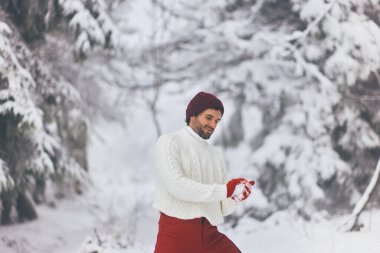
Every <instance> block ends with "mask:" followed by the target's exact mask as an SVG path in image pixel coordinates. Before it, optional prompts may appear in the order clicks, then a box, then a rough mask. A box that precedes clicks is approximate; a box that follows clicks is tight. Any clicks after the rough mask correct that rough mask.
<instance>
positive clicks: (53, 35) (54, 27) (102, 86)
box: [0, 0, 380, 253]
mask: <svg viewBox="0 0 380 253" xmlns="http://www.w3.org/2000/svg"><path fill="white" fill-rule="evenodd" d="M28 4H29V8H23V7H25V6H27V5H28ZM39 4H40V5H38V4H36V3H35V2H33V1H32V0H30V1H24V2H20V3H14V1H9V0H5V1H3V2H2V3H1V9H0V77H1V78H0V197H1V200H2V202H1V205H0V207H1V208H2V214H1V218H2V219H1V223H2V225H0V252H1V253H3V252H6V253H8V252H9V253H37V252H38V253H45V252H49V253H50V252H52V253H55V252H69V253H90V252H99V253H113V252H115V253H120V252H136V253H140V252H153V249H154V243H155V237H156V233H157V221H158V214H157V212H156V211H155V210H153V209H152V207H151V204H152V202H153V196H154V183H153V181H154V178H153V156H154V153H153V151H154V145H155V142H156V140H157V137H158V136H159V135H160V134H162V133H167V132H171V131H175V130H177V129H179V128H181V127H183V126H184V125H185V122H184V114H185V109H186V106H187V103H188V101H189V100H190V99H191V98H192V97H193V96H194V95H195V94H196V93H197V92H198V91H200V90H205V91H209V92H213V93H215V94H217V96H219V97H220V98H221V100H222V101H223V103H224V105H225V114H224V116H223V120H222V122H221V123H220V124H219V126H218V128H217V130H216V132H215V133H214V135H213V137H212V138H211V140H210V141H211V142H212V143H214V144H215V145H216V146H217V147H218V148H220V149H221V150H223V152H224V153H225V157H226V162H227V165H228V168H229V171H228V175H229V177H230V178H233V177H246V178H249V179H254V180H255V181H256V185H255V186H254V189H253V193H252V194H253V195H252V197H250V198H249V199H248V200H247V201H246V202H243V203H242V204H241V206H240V207H239V208H238V210H237V211H236V212H235V214H234V215H232V216H231V217H230V218H229V219H228V220H227V221H226V223H225V224H224V225H223V226H221V227H220V230H222V231H223V232H225V233H226V234H227V235H228V236H229V237H230V238H231V239H232V240H233V241H234V242H236V244H237V245H238V247H239V248H240V249H241V250H242V251H243V252H263V253H264V252H266V253H271V252H279V251H281V252H284V253H298V252H307V253H313V252H331V253H343V252H344V253H354V252H355V253H358V252H368V253H372V252H378V251H379V249H380V242H379V240H378V239H377V238H378V237H379V235H380V208H379V207H380V205H379V204H380V203H379V197H380V189H379V188H380V187H371V186H376V185H377V186H378V184H379V183H378V182H379V180H378V176H379V175H378V174H379V171H380V167H379V166H378V169H377V170H375V168H376V164H377V162H378V159H379V156H380V113H379V112H380V110H379V109H380V103H379V100H380V89H379V87H380V72H379V69H380V17H379V13H380V1H378V0H357V1H354V0H286V1H283V0H256V1H251V0H218V1H215V0H214V1H211V0H210V1H207V0H196V1H192V2H188V1H170V0H151V1H150V0H88V1H87V0H86V1H85V0H58V1H52V0H43V1H40V3H39ZM15 5H17V6H15ZM16 7H17V8H16ZM24 11H25V12H24ZM9 129H11V131H10V130H9ZM16 150H17V151H16ZM41 189H43V190H41ZM364 193H366V194H364ZM15 196H16V197H15ZM17 196H18V197H17ZM366 197H369V199H368V201H364V200H366ZM20 198H21V199H23V200H24V201H25V199H26V200H27V201H26V202H24V203H27V204H28V203H29V204H30V206H29V205H27V207H28V208H25V210H26V209H28V210H29V211H31V212H24V213H23V212H22V210H21V212H20V209H19V208H18V207H19V206H20V204H19V201H20ZM9 206H11V208H10V212H6V209H7V207H9ZM24 207H25V206H24ZM355 207H356V208H355ZM362 207H363V208H364V209H362ZM21 209H22V208H21ZM34 209H35V210H34ZM354 209H355V211H357V210H360V211H361V210H364V211H363V213H361V214H360V217H359V219H358V220H357V221H358V222H357V223H356V224H355V225H356V226H354V228H355V229H354V230H355V231H351V232H347V230H349V228H351V227H352V225H353V223H354V220H355V214H358V213H357V212H355V211H353V210H354ZM4 210H5V211H4ZM33 210H34V212H33ZM20 213H21V214H20ZM7 214H9V217H8V216H7ZM33 214H35V215H33ZM37 215H38V218H37Z"/></svg>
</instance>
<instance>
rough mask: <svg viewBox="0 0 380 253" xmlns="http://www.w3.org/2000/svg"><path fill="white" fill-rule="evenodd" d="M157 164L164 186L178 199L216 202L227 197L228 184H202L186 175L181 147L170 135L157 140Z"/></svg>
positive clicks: (157, 170)
mask: <svg viewBox="0 0 380 253" xmlns="http://www.w3.org/2000/svg"><path fill="white" fill-rule="evenodd" d="M155 164H156V172H157V174H158V176H159V178H160V180H161V182H162V183H163V186H164V187H165V189H166V190H167V191H168V192H169V193H170V194H171V195H173V196H174V197H176V198H178V199H181V200H185V201H190V202H214V201H221V200H223V199H226V196H227V187H226V185H224V184H212V185H208V184H202V183H199V182H196V181H194V180H191V179H190V178H187V177H186V175H184V172H183V169H182V167H181V163H180V155H179V147H178V145H177V144H176V143H175V142H174V141H173V140H172V139H171V138H170V137H168V136H165V135H163V136H161V137H160V138H159V139H158V141H157V145H156V155H155Z"/></svg>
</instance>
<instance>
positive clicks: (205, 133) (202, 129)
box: [196, 125, 214, 140]
mask: <svg viewBox="0 0 380 253" xmlns="http://www.w3.org/2000/svg"><path fill="white" fill-rule="evenodd" d="M196 132H197V133H198V135H199V136H200V137H202V138H203V139H205V140H207V139H209V138H210V137H211V135H212V133H213V132H214V131H213V130H208V129H207V128H206V126H202V125H199V126H197V128H196Z"/></svg>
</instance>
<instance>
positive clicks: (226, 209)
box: [220, 161, 238, 216]
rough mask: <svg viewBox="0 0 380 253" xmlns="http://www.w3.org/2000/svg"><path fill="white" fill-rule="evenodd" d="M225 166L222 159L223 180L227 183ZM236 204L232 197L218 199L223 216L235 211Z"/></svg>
mask: <svg viewBox="0 0 380 253" xmlns="http://www.w3.org/2000/svg"><path fill="white" fill-rule="evenodd" d="M225 167H226V166H225V164H224V161H223V167H222V175H223V182H225V183H227V175H226V169H225ZM237 205H238V204H237V203H236V202H235V201H234V200H233V199H232V198H227V199H224V200H222V201H220V206H221V209H222V214H223V216H227V215H230V214H232V213H233V212H234V211H235V209H236V207H237Z"/></svg>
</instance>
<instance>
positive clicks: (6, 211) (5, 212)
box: [1, 197, 12, 225]
mask: <svg viewBox="0 0 380 253" xmlns="http://www.w3.org/2000/svg"><path fill="white" fill-rule="evenodd" d="M1 205H2V210H1V225H8V224H11V210H12V201H11V200H10V199H9V198H6V197H5V198H4V197H2V198H1Z"/></svg>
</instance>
